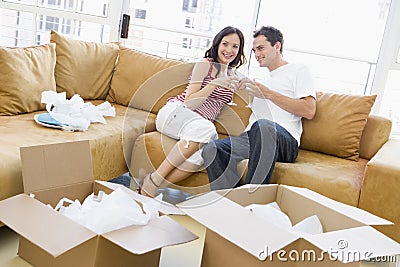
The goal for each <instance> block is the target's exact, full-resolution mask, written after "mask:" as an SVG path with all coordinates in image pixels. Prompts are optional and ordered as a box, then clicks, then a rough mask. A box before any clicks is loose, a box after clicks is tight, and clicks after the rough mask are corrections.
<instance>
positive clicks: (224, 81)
mask: <svg viewBox="0 0 400 267" xmlns="http://www.w3.org/2000/svg"><path fill="white" fill-rule="evenodd" d="M210 84H212V85H215V86H220V87H223V88H226V89H229V90H232V91H234V90H236V89H237V86H238V84H239V78H237V77H235V76H225V77H219V78H216V79H214V80H212V81H211V82H210Z"/></svg>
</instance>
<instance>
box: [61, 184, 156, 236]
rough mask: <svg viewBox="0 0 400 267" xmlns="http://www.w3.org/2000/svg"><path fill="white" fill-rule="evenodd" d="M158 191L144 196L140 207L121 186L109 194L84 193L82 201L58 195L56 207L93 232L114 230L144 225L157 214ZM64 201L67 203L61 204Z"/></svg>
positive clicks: (100, 232)
mask: <svg viewBox="0 0 400 267" xmlns="http://www.w3.org/2000/svg"><path fill="white" fill-rule="evenodd" d="M161 198H162V194H160V195H159V196H157V197H156V198H154V199H153V198H148V200H146V201H143V202H142V206H143V209H142V207H140V205H139V204H138V203H137V202H136V201H135V200H133V199H132V197H131V196H129V195H128V194H127V193H126V192H124V191H123V190H122V189H121V188H117V189H116V190H114V191H113V192H111V193H110V194H108V195H107V194H105V193H104V192H102V191H100V192H99V194H98V195H97V196H96V195H94V194H93V193H92V194H91V195H89V196H88V197H86V199H85V200H84V201H83V202H82V204H81V203H80V202H79V201H78V200H75V201H72V200H70V199H68V198H62V199H61V200H60V201H59V202H58V204H57V205H56V207H55V208H54V209H55V210H56V211H58V212H60V213H61V214H63V215H64V216H66V217H68V218H70V219H71V220H73V221H75V222H77V223H79V224H81V225H83V226H85V227H87V228H89V229H90V230H92V231H93V232H95V233H97V234H102V233H106V232H110V231H113V230H117V229H120V228H123V227H127V226H130V225H146V224H148V223H149V222H150V220H153V219H155V218H157V217H158V216H159V208H160V200H161ZM65 203H67V204H69V205H65Z"/></svg>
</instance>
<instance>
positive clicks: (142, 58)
mask: <svg viewBox="0 0 400 267" xmlns="http://www.w3.org/2000/svg"><path fill="white" fill-rule="evenodd" d="M182 63H183V62H182V61H179V60H175V59H166V58H161V57H158V56H155V55H150V54H147V53H144V52H140V51H137V50H135V49H129V48H126V47H123V46H120V53H119V57H118V62H117V65H116V68H115V72H114V75H113V78H112V80H111V90H110V91H109V93H108V96H107V100H108V101H110V102H114V103H117V104H120V105H124V106H128V105H129V103H130V102H131V99H132V97H133V96H134V95H135V93H136V92H137V90H138V88H139V87H140V86H141V85H142V84H143V83H144V82H145V81H146V80H147V79H149V78H151V77H152V76H153V75H154V74H156V73H158V72H159V71H161V70H164V69H167V68H169V67H171V66H175V65H178V64H182ZM177 74H178V75H179V73H177ZM181 75H183V74H181ZM186 80H187V78H186ZM160 82H161V84H160V86H163V84H162V82H163V81H160ZM146 90H153V88H146ZM142 93H143V92H142ZM147 93H148V94H151V93H152V92H150V91H149V92H147ZM140 101H147V99H146V98H141V99H140ZM136 104H138V103H137V102H136V101H134V102H133V103H132V107H136V108H139V107H138V106H135V105H136ZM153 104H154V102H153Z"/></svg>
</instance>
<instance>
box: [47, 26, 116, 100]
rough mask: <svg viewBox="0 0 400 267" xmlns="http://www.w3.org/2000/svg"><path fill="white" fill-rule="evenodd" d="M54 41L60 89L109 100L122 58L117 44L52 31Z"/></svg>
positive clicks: (51, 38) (88, 97)
mask: <svg viewBox="0 0 400 267" xmlns="http://www.w3.org/2000/svg"><path fill="white" fill-rule="evenodd" d="M50 42H52V43H56V44H57V46H56V55H57V63H56V68H55V78H56V83H57V92H64V91H65V92H66V93H67V98H71V97H72V96H73V95H74V94H78V95H80V96H81V97H82V98H83V99H103V100H104V99H105V98H106V96H107V94H108V91H109V89H110V83H111V77H112V74H113V71H114V68H115V63H116V60H117V57H118V51H119V47H118V45H117V44H113V43H96V42H85V41H79V40H73V39H71V38H68V37H65V36H62V35H60V34H58V33H57V32H55V31H53V30H52V31H51V37H50Z"/></svg>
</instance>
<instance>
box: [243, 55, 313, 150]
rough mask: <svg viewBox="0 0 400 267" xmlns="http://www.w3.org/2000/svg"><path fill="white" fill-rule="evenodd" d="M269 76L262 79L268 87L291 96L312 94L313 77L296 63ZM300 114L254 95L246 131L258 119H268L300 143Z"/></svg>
mask: <svg viewBox="0 0 400 267" xmlns="http://www.w3.org/2000/svg"><path fill="white" fill-rule="evenodd" d="M269 74H270V75H269V77H266V78H265V79H263V81H262V83H263V84H265V85H266V86H267V87H268V88H269V89H271V90H274V91H276V92H279V93H280V94H282V95H285V96H288V97H291V98H302V97H307V96H313V97H314V98H315V88H314V82H313V78H312V76H311V73H310V71H309V69H308V68H307V67H306V66H304V65H302V64H297V63H288V64H285V65H283V66H281V67H279V68H277V69H275V70H273V71H271V72H270V73H269ZM301 118H302V117H300V116H297V115H294V114H292V113H289V112H287V111H286V110H284V109H281V108H280V107H279V106H277V105H275V104H274V103H273V102H272V101H270V100H268V99H263V98H258V97H254V100H253V105H252V114H251V116H250V118H249V124H248V125H247V127H246V131H247V130H250V128H251V125H252V124H253V123H254V122H255V121H257V120H259V119H268V120H271V121H274V122H276V123H278V124H279V125H281V126H282V127H284V128H285V129H286V130H287V131H288V132H289V133H290V134H291V135H292V136H293V137H294V138H295V139H296V140H297V143H298V144H299V145H300V137H301V133H302V131H303V126H302V124H301Z"/></svg>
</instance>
